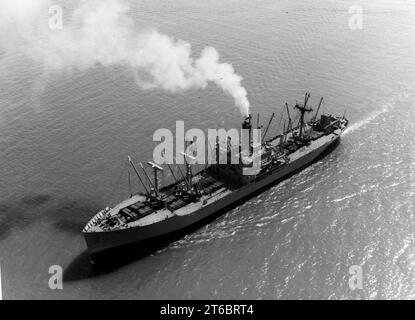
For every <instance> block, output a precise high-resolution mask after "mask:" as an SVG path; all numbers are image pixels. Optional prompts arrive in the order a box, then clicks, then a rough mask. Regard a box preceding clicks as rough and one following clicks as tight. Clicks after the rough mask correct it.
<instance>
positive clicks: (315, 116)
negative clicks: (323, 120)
mask: <svg viewBox="0 0 415 320" xmlns="http://www.w3.org/2000/svg"><path fill="white" fill-rule="evenodd" d="M322 102H323V97H321V99H320V103H319V104H318V108H317V111H316V114H315V115H314V119H313V122H314V121H316V118H317V115H318V112H319V110H320V107H321V103H322Z"/></svg>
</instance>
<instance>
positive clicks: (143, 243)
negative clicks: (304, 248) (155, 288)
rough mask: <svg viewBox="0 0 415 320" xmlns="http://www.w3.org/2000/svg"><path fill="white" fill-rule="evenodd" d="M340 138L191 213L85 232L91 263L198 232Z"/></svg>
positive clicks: (331, 138) (329, 139) (337, 135)
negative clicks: (192, 230) (138, 224)
mask: <svg viewBox="0 0 415 320" xmlns="http://www.w3.org/2000/svg"><path fill="white" fill-rule="evenodd" d="M340 135H341V131H339V132H337V133H332V134H330V135H328V136H326V137H325V140H326V141H324V142H323V143H320V145H318V146H317V147H315V148H314V149H312V150H310V151H308V152H304V155H303V156H300V157H298V158H297V159H294V160H293V161H290V163H288V164H287V165H284V166H283V167H281V168H280V169H278V170H275V172H271V173H269V174H268V175H267V176H265V177H263V178H262V179H259V180H258V181H253V182H251V183H250V184H248V185H246V186H244V187H242V188H240V189H238V190H236V191H234V192H232V193H230V194H229V195H227V196H225V197H223V198H221V199H220V200H217V201H215V202H213V203H211V204H209V205H207V206H205V207H202V208H201V209H199V210H198V211H195V212H194V213H191V214H188V215H183V216H178V215H176V216H173V217H171V218H169V219H166V220H164V221H160V222H158V223H155V224H151V225H147V226H139V227H131V228H128V229H121V230H113V231H105V232H84V236H85V240H86V243H87V246H88V251H89V254H90V257H91V260H92V261H93V262H98V261H101V260H102V258H106V257H107V256H109V255H112V253H114V252H119V251H123V250H122V248H127V247H130V246H134V247H135V248H136V250H139V251H143V252H145V251H146V250H151V248H153V247H156V246H157V245H160V244H163V243H166V242H169V241H171V239H174V238H177V237H178V236H180V235H183V234H185V233H187V232H189V231H190V230H191V229H197V228H198V227H200V226H201V225H203V224H205V223H206V222H207V220H211V219H214V218H216V217H218V216H219V215H221V214H223V213H224V212H226V211H228V210H230V209H231V208H234V207H236V206H237V205H239V204H241V203H243V202H245V201H247V200H249V199H250V198H252V197H254V196H256V195H258V194H259V193H261V192H262V191H264V190H265V189H268V188H270V187H271V186H273V185H276V184H278V183H279V182H281V181H283V180H285V179H287V178H289V177H290V176H292V175H293V174H295V173H297V172H299V171H301V170H302V169H304V168H305V167H307V166H309V165H310V164H312V163H313V162H315V161H316V160H317V159H318V158H320V157H321V156H323V155H324V154H326V153H327V152H328V151H330V150H331V149H332V148H333V147H334V146H336V145H337V144H338V142H339V140H340Z"/></svg>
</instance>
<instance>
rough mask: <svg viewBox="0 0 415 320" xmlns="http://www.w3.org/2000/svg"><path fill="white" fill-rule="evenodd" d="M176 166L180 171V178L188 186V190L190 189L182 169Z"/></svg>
mask: <svg viewBox="0 0 415 320" xmlns="http://www.w3.org/2000/svg"><path fill="white" fill-rule="evenodd" d="M177 168H178V169H179V172H180V175H181V176H182V179H183V180H184V181H185V182H186V185H187V188H189V190H190V185H189V181H187V179H186V177H185V176H184V174H183V171H182V169H180V167H179V166H177Z"/></svg>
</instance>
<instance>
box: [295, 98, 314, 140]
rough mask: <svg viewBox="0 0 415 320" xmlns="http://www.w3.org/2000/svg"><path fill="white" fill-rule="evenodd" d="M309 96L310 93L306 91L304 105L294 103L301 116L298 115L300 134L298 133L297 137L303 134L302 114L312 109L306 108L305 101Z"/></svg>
mask: <svg viewBox="0 0 415 320" xmlns="http://www.w3.org/2000/svg"><path fill="white" fill-rule="evenodd" d="M309 98H310V94H309V93H307V92H306V94H305V99H304V106H300V105H299V104H298V103H297V104H296V105H295V108H297V109H298V110H300V112H301V116H300V135H299V138H301V137H302V136H303V127H304V115H305V113H306V112H311V111H313V109H311V108H308V109H307V102H308V99H309Z"/></svg>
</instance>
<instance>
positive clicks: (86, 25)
mask: <svg viewBox="0 0 415 320" xmlns="http://www.w3.org/2000/svg"><path fill="white" fill-rule="evenodd" d="M53 5H54V3H52V2H51V1H50V0H1V1H0V53H1V52H2V53H3V54H21V55H25V56H27V57H29V58H31V59H33V60H35V61H37V62H39V63H42V64H43V66H44V67H45V68H46V69H47V70H48V71H51V70H56V71H68V70H69V71H70V70H85V69H88V68H91V67H94V66H97V65H102V66H106V67H109V66H124V67H129V68H131V69H132V70H134V73H135V75H136V76H135V78H136V82H137V84H138V85H139V86H140V87H142V88H143V89H149V88H162V89H165V90H168V91H170V92H180V91H183V90H188V89H198V88H205V87H206V86H207V85H208V83H209V82H213V83H215V84H216V85H217V86H218V87H220V88H221V89H223V90H224V91H225V92H226V93H227V94H229V95H231V96H232V97H233V98H234V100H235V105H236V106H237V107H239V109H240V110H241V113H242V114H243V115H244V116H246V115H248V114H249V101H248V99H247V92H246V90H245V88H244V87H243V86H242V85H241V81H242V77H241V76H239V75H238V74H236V73H235V70H234V69H233V67H232V65H231V64H228V63H221V62H220V61H219V54H218V52H217V51H216V50H215V49H214V48H212V47H206V48H205V49H203V50H202V52H201V54H200V57H198V58H197V59H195V58H193V57H192V51H191V46H190V44H189V43H187V42H185V41H182V40H175V39H173V38H171V37H169V36H167V35H163V34H160V33H159V32H157V31H155V30H152V29H146V30H140V31H137V27H136V26H135V25H134V22H133V20H132V19H131V18H130V17H129V15H128V11H129V5H128V3H127V2H125V0H83V1H80V2H77V5H76V8H75V9H74V10H72V11H71V13H68V12H66V10H64V11H63V19H64V20H63V28H62V29H61V30H53V29H51V28H50V27H49V24H48V22H49V19H51V15H50V13H49V9H50V8H51V7H52V6H53Z"/></svg>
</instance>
